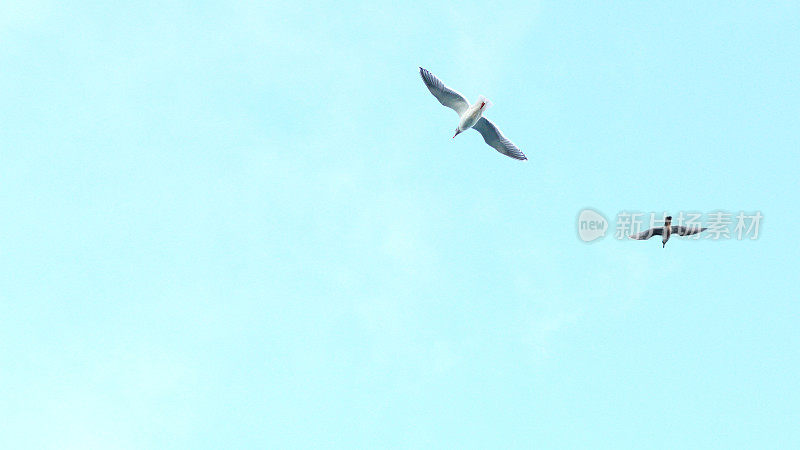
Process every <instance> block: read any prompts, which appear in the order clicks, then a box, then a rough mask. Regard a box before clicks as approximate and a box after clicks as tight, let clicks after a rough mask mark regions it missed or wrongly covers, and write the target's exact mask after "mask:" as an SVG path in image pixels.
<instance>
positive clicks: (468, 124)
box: [453, 95, 492, 137]
mask: <svg viewBox="0 0 800 450" xmlns="http://www.w3.org/2000/svg"><path fill="white" fill-rule="evenodd" d="M490 106H492V102H490V101H489V99H488V98H486V97H484V96H482V95H480V96H478V101H477V102H475V104H473V105H472V106H470V107H469V108H468V109H467V110H466V111H464V114H462V115H461V119H460V120H459V121H458V133H461V132H463V131H467V130H469V129H470V128H472V127H473V126H475V124H476V123H478V120H479V119H480V118H481V115H482V114H483V112H484V111H485V110H487V109H489V107H490ZM458 133H456V135H458ZM453 137H455V136H453Z"/></svg>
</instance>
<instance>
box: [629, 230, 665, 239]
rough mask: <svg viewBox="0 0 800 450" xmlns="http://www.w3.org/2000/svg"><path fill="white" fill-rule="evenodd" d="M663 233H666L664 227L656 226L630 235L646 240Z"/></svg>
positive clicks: (632, 237)
mask: <svg viewBox="0 0 800 450" xmlns="http://www.w3.org/2000/svg"><path fill="white" fill-rule="evenodd" d="M663 233H664V227H655V228H650V229H649V230H644V231H642V232H641V233H636V234H632V235H630V236H628V237H629V238H631V239H636V240H637V241H644V240H646V239H650V238H651V237H653V236H655V235H658V236H661V235H662V234H663Z"/></svg>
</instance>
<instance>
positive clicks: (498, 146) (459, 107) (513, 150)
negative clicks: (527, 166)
mask: <svg viewBox="0 0 800 450" xmlns="http://www.w3.org/2000/svg"><path fill="white" fill-rule="evenodd" d="M419 74H420V75H422V81H424V82H425V86H427V87H428V90H429V91H431V94H433V96H434V97H436V100H439V103H441V104H442V105H444V106H447V107H448V108H451V109H453V110H455V112H457V113H458V116H459V117H460V118H461V120H459V122H458V127H457V128H456V134H455V135H454V136H453V138H455V137H456V136H458V135H459V134H461V133H462V132H464V131H466V130H469V129H470V128H474V129H476V130H478V132H479V133H480V134H482V135H483V140H484V141H486V143H487V144H489V145H490V146H491V147H494V149H495V150H497V151H498V152H500V153H502V154H504V155H506V156H509V157H511V158H514V159H520V160H527V159H528V158H526V157H525V155H524V154H523V153H522V152H521V151H520V150H519V149H518V148H517V146H516V145H514V143H513V142H511V141H509V140H508V139H506V137H505V136H503V133H501V132H500V130H499V129H498V128H497V126H496V125H495V124H493V123H492V121H490V120H489V119H487V118H486V117H481V115H482V114H483V112H484V111H485V110H486V109H488V108H489V107H490V106H492V102H490V101H489V99H488V98H486V97H484V96H482V95H480V96H478V101H477V102H475V104H474V105H471V106H470V104H469V102H468V101H467V99H466V98H464V96H463V95H461V94H459V93H458V92H456V91H454V90H452V89H450V88H449V87H447V86H445V85H444V83H442V80H440V79H438V78H436V76H435V75H434V74H432V73H430V72H428V71H427V70H425V69H423V68H422V67H420V68H419Z"/></svg>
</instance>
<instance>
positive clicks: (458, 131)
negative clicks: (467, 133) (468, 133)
mask: <svg viewBox="0 0 800 450" xmlns="http://www.w3.org/2000/svg"><path fill="white" fill-rule="evenodd" d="M458 133H461V130H459V129H458V128H456V134H454V135H453V137H452V138H451V139H455V138H456V136H458Z"/></svg>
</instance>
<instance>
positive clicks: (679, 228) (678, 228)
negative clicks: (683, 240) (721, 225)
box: [672, 225, 708, 236]
mask: <svg viewBox="0 0 800 450" xmlns="http://www.w3.org/2000/svg"><path fill="white" fill-rule="evenodd" d="M707 229H708V228H701V227H691V228H689V227H685V226H683V225H673V226H672V232H673V233H675V234H677V235H678V236H691V235H693V234H697V233H700V232H701V231H705V230H707Z"/></svg>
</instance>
